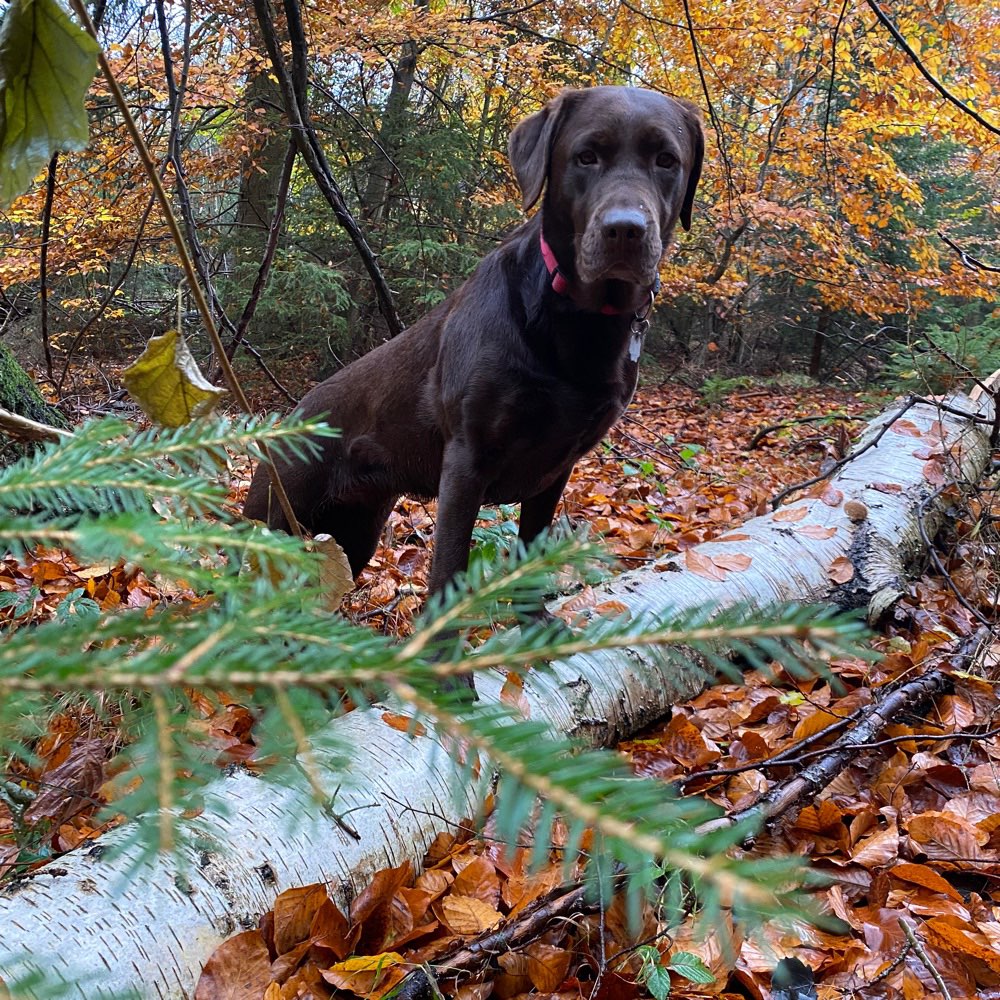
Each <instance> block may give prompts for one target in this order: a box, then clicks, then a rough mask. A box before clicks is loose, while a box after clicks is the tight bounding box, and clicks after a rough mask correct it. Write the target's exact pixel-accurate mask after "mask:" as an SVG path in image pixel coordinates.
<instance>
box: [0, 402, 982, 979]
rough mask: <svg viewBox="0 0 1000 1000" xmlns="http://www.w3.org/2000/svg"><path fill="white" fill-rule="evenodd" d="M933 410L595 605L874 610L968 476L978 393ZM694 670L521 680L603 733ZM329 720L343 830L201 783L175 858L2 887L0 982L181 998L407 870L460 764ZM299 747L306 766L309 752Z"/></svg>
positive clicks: (630, 575) (578, 730)
mask: <svg viewBox="0 0 1000 1000" xmlns="http://www.w3.org/2000/svg"><path fill="white" fill-rule="evenodd" d="M945 405H947V406H948V407H949V409H948V410H944V409H941V408H940V407H939V406H937V405H931V404H928V403H916V404H911V405H909V406H907V408H906V412H905V414H902V415H900V413H899V411H900V410H901V409H902V407H900V406H896V407H894V408H892V409H891V410H889V411H886V412H885V413H883V414H882V415H880V416H879V417H877V418H876V419H875V420H874V421H873V422H872V423H871V424H870V425H869V426H868V428H867V429H866V431H865V433H864V435H863V436H862V438H861V440H860V441H859V444H858V445H857V446H856V448H855V454H856V455H857V457H856V458H855V459H854V460H852V461H850V462H849V463H847V464H846V465H844V466H843V467H842V468H840V469H839V470H838V472H837V474H836V475H835V476H834V477H833V478H832V479H831V480H830V482H829V483H828V484H827V485H826V487H825V489H824V491H823V492H822V494H820V495H816V496H806V497H802V498H800V499H798V500H795V501H794V502H792V503H790V504H789V505H787V506H785V507H782V508H781V509H779V510H778V511H776V512H774V513H771V514H767V515H765V516H762V517H757V518H754V519H753V520H751V521H749V522H747V523H745V524H743V525H741V526H740V527H739V528H738V529H736V530H734V531H733V532H730V533H729V534H728V535H726V536H723V537H722V538H720V539H718V540H716V541H713V542H707V543H705V544H703V545H700V546H698V547H697V548H695V549H692V550H689V552H688V553H686V554H684V555H679V556H678V555H671V556H669V557H666V558H663V559H660V560H658V561H657V562H656V563H654V564H653V565H651V566H647V567H644V568H642V569H639V570H634V571H631V572H627V573H623V574H621V575H620V576H617V577H615V578H613V579H612V580H610V581H609V582H608V583H607V584H606V585H604V586H603V587H601V588H600V598H599V599H600V600H601V601H616V602H620V603H621V604H623V605H625V606H626V607H627V608H628V609H629V613H630V614H631V615H632V617H633V618H635V617H638V616H646V615H652V616H659V615H662V614H663V613H664V612H666V611H668V610H669V609H686V608H696V607H706V606H708V607H718V608H720V609H721V608H724V607H731V606H733V605H737V604H744V605H751V606H757V607H767V606H769V605H773V604H775V603H782V602H789V601H797V602H814V601H822V600H830V599H833V600H835V601H837V602H838V603H840V604H842V605H844V606H851V607H861V606H865V607H867V608H868V609H869V611H870V613H871V614H872V615H877V614H878V613H880V611H882V610H884V609H886V608H887V607H889V606H890V605H891V603H892V601H893V600H895V598H896V597H897V596H898V595H899V594H900V593H902V588H903V586H904V571H905V568H906V566H907V564H908V563H910V562H911V561H912V560H913V559H914V558H915V557H916V556H918V555H919V553H920V549H921V542H920V538H921V533H920V530H919V528H920V526H919V524H918V517H919V514H920V510H921V508H922V507H923V506H926V508H927V509H926V512H925V515H924V516H925V521H926V523H925V530H926V533H927V535H928V537H932V536H933V534H934V530H935V528H936V523H935V520H936V519H939V518H940V516H941V515H940V510H939V509H938V508H937V507H936V506H935V503H930V502H929V500H930V498H932V497H934V496H935V494H936V493H937V492H938V490H939V486H940V484H941V482H942V481H943V478H945V477H951V478H954V479H958V480H965V481H976V480H977V479H979V478H980V476H981V475H982V473H983V470H984V469H985V467H986V464H987V461H988V458H989V454H990V449H989V433H988V430H989V424H988V420H989V419H991V418H992V410H991V409H989V407H988V403H987V402H986V401H980V403H979V404H978V406H979V408H980V409H979V412H980V414H981V416H979V418H978V420H977V419H969V418H968V417H967V416H963V415H961V414H970V415H971V414H973V413H974V412H976V406H977V404H974V403H973V402H972V401H971V400H969V399H968V398H966V397H964V396H953V397H951V398H949V400H948V401H947V403H946V404H945ZM894 416H900V419H899V420H897V421H896V423H895V424H894V425H893V426H892V427H887V425H888V424H889V423H890V422H891V421H892V420H893V417H894ZM734 557H738V558H734ZM705 681H706V677H705V674H704V673H703V672H702V671H701V670H699V669H698V668H697V666H696V665H691V666H689V667H682V666H679V665H678V664H677V662H676V661H673V660H670V661H668V660H666V659H665V658H664V657H662V656H658V655H657V654H656V652H655V651H654V650H648V649H630V650H626V651H625V652H624V653H621V652H619V653H616V652H611V651H604V652H599V653H592V654H586V653H584V654H578V655H576V656H573V657H571V658H569V659H567V660H565V661H563V662H559V663H555V664H553V665H552V670H551V671H548V672H545V673H537V674H529V675H528V677H527V678H526V680H525V685H524V694H525V698H526V701H527V705H528V709H529V711H530V714H531V717H532V718H534V719H545V720H548V721H549V722H551V724H552V725H553V726H554V727H555V728H557V729H559V730H561V731H563V732H567V733H571V734H574V735H576V736H578V737H581V738H585V739H586V740H587V741H588V742H591V743H593V744H604V745H612V744H614V743H615V742H617V741H619V740H621V739H622V738H624V737H625V736H627V735H628V734H630V733H632V732H634V731H635V730H636V729H638V728H639V727H641V726H643V725H646V724H647V723H649V722H651V721H653V720H654V719H656V718H658V717H660V716H662V715H664V714H666V713H667V712H668V711H669V710H670V707H671V706H672V705H673V704H674V703H675V702H677V701H681V700H684V699H686V698H689V697H691V696H693V695H694V694H696V693H697V692H698V691H699V690H700V689H701V688H702V687H703V686H704V684H705ZM502 682H503V677H502V676H501V675H500V674H499V673H498V674H496V675H495V676H490V675H487V676H481V677H480V678H479V680H478V682H477V683H478V687H479V691H480V696H481V697H482V698H483V699H496V698H498V697H499V691H500V688H501V685H502ZM330 730H331V733H335V734H336V736H337V737H338V738H339V739H340V740H341V741H342V742H343V743H346V744H347V745H349V746H351V747H353V748H354V755H353V760H352V765H351V767H350V769H349V772H348V773H343V772H341V773H338V774H337V775H336V781H337V782H338V783H339V784H340V791H339V793H338V796H337V800H336V803H335V807H336V809H337V810H338V812H339V813H340V815H341V816H345V815H347V814H349V817H348V818H349V823H348V822H338V820H337V818H336V817H334V816H331V815H330V814H329V813H327V812H323V811H321V810H319V809H317V807H316V806H315V804H314V803H313V802H312V800H311V799H310V797H309V795H308V791H307V790H305V789H303V788H292V787H276V786H275V785H273V784H270V783H267V782H264V781H262V780H261V779H259V778H256V777H253V776H251V775H249V774H247V773H240V772H238V773H234V774H231V775H227V776H225V777H220V778H219V780H218V781H216V782H215V783H214V785H213V786H212V787H211V788H209V789H208V790H207V791H206V794H205V811H204V814H203V816H202V817H200V819H201V821H202V824H203V829H204V833H203V835H202V837H201V840H200V843H199V846H198V849H197V850H196V851H193V850H192V851H188V852H187V855H186V856H185V857H184V859H183V867H182V868H181V869H180V870H178V866H177V864H176V862H175V861H173V860H172V859H171V858H169V857H159V858H156V859H155V860H153V861H152V862H151V863H150V864H148V865H145V866H144V867H141V868H139V869H137V870H134V871H132V873H131V874H129V875H128V876H127V877H126V876H125V875H124V873H126V872H128V871H129V868H130V861H131V860H132V859H133V857H134V851H133V850H132V849H130V848H125V849H123V850H122V851H118V852H114V853H112V852H111V850H110V848H112V847H115V846H117V845H120V844H122V843H123V841H125V840H126V839H127V837H128V830H127V829H119V830H114V831H111V832H109V833H107V834H106V835H105V836H104V837H102V839H101V841H100V842H99V843H98V844H97V845H96V846H95V847H93V848H91V849H90V850H89V851H85V852H81V853H74V854H71V855H67V856H65V857H63V858H60V859H59V860H58V861H55V862H53V863H52V864H50V865H48V866H46V867H44V868H42V869H40V870H39V871H38V872H37V873H36V874H35V875H33V876H32V877H31V878H29V879H27V880H25V881H22V882H20V883H18V884H15V885H13V886H11V887H10V888H8V889H7V890H6V892H5V893H4V895H3V896H2V897H0V976H3V977H4V978H8V977H10V976H12V975H13V974H14V973H15V971H16V970H17V969H18V968H23V966H19V965H18V961H19V960H21V959H24V958H25V957H28V958H29V959H30V963H31V964H32V965H34V966H36V967H38V968H40V969H43V970H45V971H46V972H48V973H50V974H54V975H56V976H61V977H62V978H64V979H65V980H66V981H67V982H68V983H73V984H77V983H81V981H83V982H85V983H86V986H85V987H83V989H84V992H85V993H86V994H87V995H90V996H93V995H95V994H98V995H99V994H101V993H105V992H124V991H127V990H132V989H138V990H141V991H142V992H144V993H148V994H155V995H157V996H160V997H185V996H190V995H192V994H193V991H194V987H195V984H196V982H197V979H198V975H199V972H200V970H201V967H202V964H203V963H204V961H205V960H206V959H207V957H208V956H209V955H210V954H211V953H212V951H213V950H214V949H215V947H216V946H217V945H218V944H219V943H220V942H221V941H222V940H223V939H224V938H226V937H227V936H229V935H230V934H231V933H232V932H233V931H235V930H238V929H240V928H246V927H252V926H256V924H257V919H258V916H259V915H260V914H261V913H263V912H265V911H266V910H268V909H270V908H271V905H272V903H273V900H274V898H275V896H276V895H277V894H278V893H279V892H281V891H283V890H284V889H287V888H289V887H292V886H297V885H304V884H308V883H313V882H327V883H328V884H329V887H330V891H331V894H332V895H333V896H334V898H335V899H336V900H337V901H338V902H340V903H341V904H344V903H346V901H347V900H349V899H350V897H351V896H352V895H353V894H354V893H355V892H356V891H357V890H358V889H359V888H360V887H361V886H363V885H364V884H365V883H366V882H367V881H368V880H369V879H370V877H371V875H372V873H373V872H374V871H376V870H378V869H380V868H383V867H385V866H388V865H399V864H400V863H402V861H404V860H406V859H409V860H410V861H413V862H416V863H418V862H419V860H420V859H421V857H422V856H423V854H424V851H425V849H426V847H427V846H428V844H429V842H430V840H431V839H432V838H433V836H434V835H435V834H436V833H437V832H438V831H440V830H441V829H443V828H445V827H446V826H447V825H448V824H449V823H454V822H457V821H459V820H460V819H462V818H463V817H465V816H468V815H470V814H471V813H472V811H473V807H474V804H473V803H472V802H470V801H469V800H468V798H467V797H465V796H464V795H463V793H461V792H458V793H456V789H461V788H462V786H463V777H462V769H461V768H460V767H458V766H457V765H456V764H454V763H453V762H452V761H451V759H450V757H449V756H448V754H447V753H446V752H445V751H444V750H443V749H442V748H441V745H440V744H439V742H438V741H437V739H436V737H435V735H434V733H433V731H430V730H428V732H427V733H426V734H421V735H414V736H408V735H406V734H405V733H402V732H398V731H397V730H396V729H394V728H392V726H391V725H389V724H387V723H386V722H385V721H384V720H383V713H382V712H380V711H378V710H369V711H363V712H362V711H356V712H352V713H350V714H348V715H346V716H343V717H341V718H339V719H337V720H335V721H334V722H333V723H332V725H331V727H330ZM315 756H316V758H317V760H318V761H319V762H320V764H322V763H323V761H324V757H323V755H322V753H320V752H317V753H316V754H315ZM327 759H329V758H327Z"/></svg>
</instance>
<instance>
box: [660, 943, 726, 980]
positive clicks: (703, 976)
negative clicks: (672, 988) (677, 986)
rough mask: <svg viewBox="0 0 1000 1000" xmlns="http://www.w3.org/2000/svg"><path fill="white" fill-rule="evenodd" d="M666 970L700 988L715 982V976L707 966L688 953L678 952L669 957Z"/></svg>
mask: <svg viewBox="0 0 1000 1000" xmlns="http://www.w3.org/2000/svg"><path fill="white" fill-rule="evenodd" d="M668 968H669V969H670V971H671V972H676V973H677V975H679V976H683V977H684V978H685V979H687V980H688V981H690V982H692V983H699V984H700V985H702V986H707V985H708V984H709V983H714V982H715V976H713V975H712V971H711V970H710V969H709V968H708V966H707V965H705V963H704V962H703V961H702V960H701V959H700V958H699V957H698V956H697V955H695V954H693V953H692V952H690V951H678V952H676V953H674V954H673V955H671V956H670V965H669V966H668Z"/></svg>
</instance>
